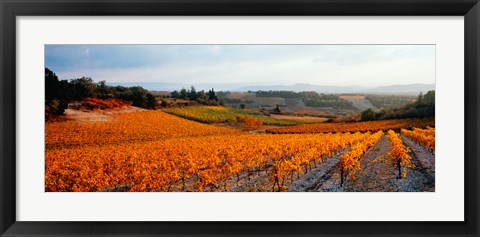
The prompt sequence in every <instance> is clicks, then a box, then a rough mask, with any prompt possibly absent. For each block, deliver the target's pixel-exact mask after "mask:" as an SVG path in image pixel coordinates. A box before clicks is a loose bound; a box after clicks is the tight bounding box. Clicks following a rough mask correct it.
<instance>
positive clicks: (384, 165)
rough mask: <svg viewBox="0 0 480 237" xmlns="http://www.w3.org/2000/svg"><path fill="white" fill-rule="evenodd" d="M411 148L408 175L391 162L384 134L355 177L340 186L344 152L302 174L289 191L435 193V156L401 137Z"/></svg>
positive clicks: (289, 187)
mask: <svg viewBox="0 0 480 237" xmlns="http://www.w3.org/2000/svg"><path fill="white" fill-rule="evenodd" d="M402 139H403V141H404V144H405V145H407V146H408V147H410V149H411V152H410V153H409V155H410V156H411V157H412V163H413V164H414V165H415V167H414V168H407V176H406V177H405V178H401V179H399V178H398V169H397V168H396V167H395V166H394V165H393V164H392V163H391V162H390V160H389V157H388V152H389V151H390V142H389V141H388V139H387V137H386V136H383V137H382V138H381V139H380V141H378V142H377V143H376V144H375V145H374V146H373V147H371V148H370V149H369V150H368V151H367V152H366V153H365V154H364V156H363V157H362V158H361V160H360V164H361V167H362V170H361V171H358V172H357V173H356V179H347V180H346V181H345V183H344V184H343V186H340V173H339V169H338V160H339V157H340V156H341V154H339V155H337V156H335V157H333V158H330V159H328V160H327V161H326V162H324V163H323V164H322V165H321V166H320V167H318V168H317V169H313V170H312V172H310V173H308V174H306V175H303V176H302V177H300V179H298V180H297V181H294V182H293V184H291V185H289V186H288V187H287V188H288V191H297V192H434V191H435V157H434V155H433V154H432V153H430V152H429V151H428V150H426V149H425V148H423V147H422V146H420V145H418V144H416V143H415V142H413V141H411V140H409V139H407V138H404V137H402Z"/></svg>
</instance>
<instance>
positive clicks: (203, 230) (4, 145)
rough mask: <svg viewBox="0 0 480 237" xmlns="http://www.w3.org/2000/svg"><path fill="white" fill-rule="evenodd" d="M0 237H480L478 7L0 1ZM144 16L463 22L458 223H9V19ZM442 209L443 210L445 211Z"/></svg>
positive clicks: (399, 0)
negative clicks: (461, 209)
mask: <svg viewBox="0 0 480 237" xmlns="http://www.w3.org/2000/svg"><path fill="white" fill-rule="evenodd" d="M0 12H1V13H0V14H1V37H0V38H1V39H0V40H1V48H0V50H1V51H0V53H1V59H0V60H1V63H0V71H1V81H0V83H1V84H0V88H1V96H0V105H1V107H0V114H1V120H0V121H1V123H0V130H1V145H0V152H1V153H0V158H1V167H0V169H1V170H0V172H1V173H0V187H1V189H0V190H1V191H0V208H1V213H0V234H1V236H213V235H215V236H280V235H282V236H284V235H289V236H290V235H291V236H300V235H308V236H373V235H376V236H479V209H478V203H479V190H480V186H479V175H478V172H479V170H480V166H479V162H478V160H479V153H478V151H479V149H478V145H479V144H480V143H479V140H478V135H479V104H478V103H479V93H478V92H479V91H480V87H479V83H478V82H479V66H480V64H479V57H480V4H479V2H478V0H463V1H461V0H336V1H332V0H301V1H293V0H231V1H227V0H175V1H172V0H143V1H138V2H137V1H134V0H104V1H92V0H69V1H60V0H17V1H14V0H0ZM74 15H78V16H97V15H98V16H99V15H104V16H124V15H129V16H146V15H196V16H199V15H201V16H204V15H205V16H206V15H213V16H220V15H222V16H225V15H237V16H238V15H248V16H253V15H266V16H294V15H339V16H343V15H357V16H358V15H372V16H378V15H397V16H411V15H426V16H437V15H457V16H464V19H465V94H464V96H465V221H463V222H24V221H16V186H15V177H16V172H17V171H16V166H15V161H16V119H17V118H16V79H15V78H16V64H15V62H16V17H17V16H74ZM445 205H448V203H445Z"/></svg>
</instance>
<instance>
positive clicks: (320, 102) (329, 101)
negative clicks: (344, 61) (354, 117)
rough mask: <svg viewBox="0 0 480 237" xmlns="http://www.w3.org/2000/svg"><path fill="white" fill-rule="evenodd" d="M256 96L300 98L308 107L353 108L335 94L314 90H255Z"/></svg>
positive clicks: (353, 108) (349, 103) (350, 103)
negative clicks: (319, 92) (320, 92)
mask: <svg viewBox="0 0 480 237" xmlns="http://www.w3.org/2000/svg"><path fill="white" fill-rule="evenodd" d="M255 95H256V96H257V97H280V98H300V99H302V101H303V103H304V104H305V106H308V107H332V108H336V109H351V110H355V109H356V108H355V107H354V106H353V103H352V102H350V101H348V100H344V99H342V98H340V97H338V96H336V95H331V94H318V93H317V92H315V91H302V92H294V91H257V92H255Z"/></svg>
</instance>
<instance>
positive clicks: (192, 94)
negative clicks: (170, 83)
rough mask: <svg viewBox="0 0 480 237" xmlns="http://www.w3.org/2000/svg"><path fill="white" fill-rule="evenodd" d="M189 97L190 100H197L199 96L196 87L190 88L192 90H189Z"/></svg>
mask: <svg viewBox="0 0 480 237" xmlns="http://www.w3.org/2000/svg"><path fill="white" fill-rule="evenodd" d="M188 99H189V100H197V99H198V97H197V91H196V90H195V87H194V86H192V87H191V88H190V91H189V92H188Z"/></svg>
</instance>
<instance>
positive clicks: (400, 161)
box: [388, 130, 414, 178]
mask: <svg viewBox="0 0 480 237" xmlns="http://www.w3.org/2000/svg"><path fill="white" fill-rule="evenodd" d="M388 140H389V141H390V143H391V145H392V147H391V149H390V152H388V156H389V157H390V158H391V159H390V161H391V162H392V164H394V165H395V166H396V167H397V168H398V178H405V177H406V176H407V167H408V168H413V167H414V165H413V164H412V162H411V157H410V156H409V155H408V152H410V149H409V148H408V147H405V146H404V145H403V142H402V139H401V138H400V136H399V135H398V134H397V133H395V132H394V131H392V130H389V131H388ZM402 168H403V169H402Z"/></svg>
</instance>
